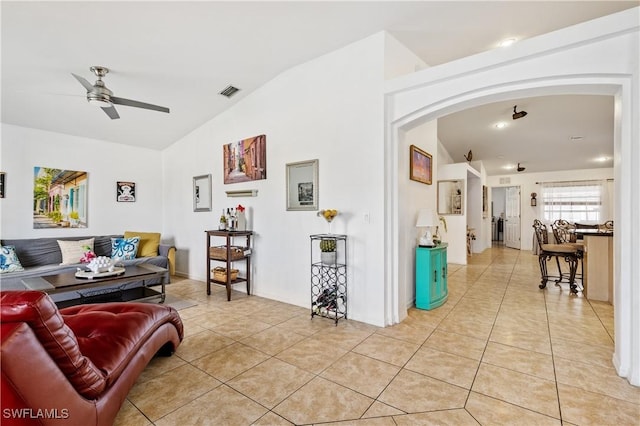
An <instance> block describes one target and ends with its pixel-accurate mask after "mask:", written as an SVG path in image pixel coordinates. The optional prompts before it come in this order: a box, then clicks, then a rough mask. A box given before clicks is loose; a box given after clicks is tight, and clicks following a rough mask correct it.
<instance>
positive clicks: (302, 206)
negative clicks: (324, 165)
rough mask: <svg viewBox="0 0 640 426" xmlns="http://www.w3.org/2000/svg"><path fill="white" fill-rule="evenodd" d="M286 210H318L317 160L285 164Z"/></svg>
mask: <svg viewBox="0 0 640 426" xmlns="http://www.w3.org/2000/svg"><path fill="white" fill-rule="evenodd" d="M287 210H294V211H295V210H318V160H309V161H300V162H297V163H289V164H287Z"/></svg>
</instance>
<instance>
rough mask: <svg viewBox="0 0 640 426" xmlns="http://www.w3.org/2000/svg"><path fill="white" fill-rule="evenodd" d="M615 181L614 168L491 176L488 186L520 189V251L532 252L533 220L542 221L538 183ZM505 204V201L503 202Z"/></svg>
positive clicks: (488, 179)
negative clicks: (506, 181) (504, 181)
mask: <svg viewBox="0 0 640 426" xmlns="http://www.w3.org/2000/svg"><path fill="white" fill-rule="evenodd" d="M500 178H509V179H510V182H511V183H509V184H500ZM594 179H595V180H597V179H613V169H612V168H601V169H586V170H567V171H557V172H544V173H517V174H512V175H500V176H489V177H488V178H487V182H488V185H489V186H490V187H493V188H499V187H507V186H519V187H520V197H521V198H520V249H521V250H531V249H532V247H533V220H534V219H541V215H540V212H539V209H540V206H541V203H540V185H538V184H537V182H562V181H571V180H594ZM614 185H615V183H614ZM532 192H535V193H536V194H538V206H537V207H531V193H532ZM502 202H504V200H503V201H502Z"/></svg>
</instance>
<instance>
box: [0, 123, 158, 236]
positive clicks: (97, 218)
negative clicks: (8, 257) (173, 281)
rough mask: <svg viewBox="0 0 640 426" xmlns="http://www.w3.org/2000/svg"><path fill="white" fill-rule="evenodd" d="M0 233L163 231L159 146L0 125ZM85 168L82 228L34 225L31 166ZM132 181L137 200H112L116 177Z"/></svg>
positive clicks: (42, 233)
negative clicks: (1, 187)
mask: <svg viewBox="0 0 640 426" xmlns="http://www.w3.org/2000/svg"><path fill="white" fill-rule="evenodd" d="M1 132H2V140H1V141H0V170H2V171H3V172H5V173H6V197H5V198H0V216H1V219H0V226H1V228H0V236H1V237H2V238H39V237H58V236H84V235H106V234H121V233H123V232H124V231H126V230H135V231H141V232H142V231H153V232H159V231H161V230H162V169H161V168H160V166H161V161H160V158H161V154H160V152H158V151H154V150H150V149H146V148H138V147H133V146H128V145H121V144H116V143H112V142H106V141H101V140H96V139H88V138H81V137H77V136H70V135H64V134H60V133H52V132H45V131H42V130H36V129H30V128H24V127H19V126H13V125H9V124H2V129H1ZM35 166H40V167H52V168H58V169H65V170H80V171H86V172H87V181H88V194H87V200H88V216H87V221H88V222H87V228H64V229H33V168H34V167H35ZM117 181H127V182H135V183H136V201H135V202H132V203H119V202H116V182H117Z"/></svg>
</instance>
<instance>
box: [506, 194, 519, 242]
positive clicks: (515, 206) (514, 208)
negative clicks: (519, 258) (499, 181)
mask: <svg viewBox="0 0 640 426" xmlns="http://www.w3.org/2000/svg"><path fill="white" fill-rule="evenodd" d="M505 199H506V208H505V223H504V245H505V246H507V247H511V248H514V249H518V250H520V187H519V186H509V187H507V189H506V192H505Z"/></svg>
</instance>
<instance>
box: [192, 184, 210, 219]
mask: <svg viewBox="0 0 640 426" xmlns="http://www.w3.org/2000/svg"><path fill="white" fill-rule="evenodd" d="M193 211H194V212H210V211H211V175H200V176H194V177H193Z"/></svg>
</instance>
